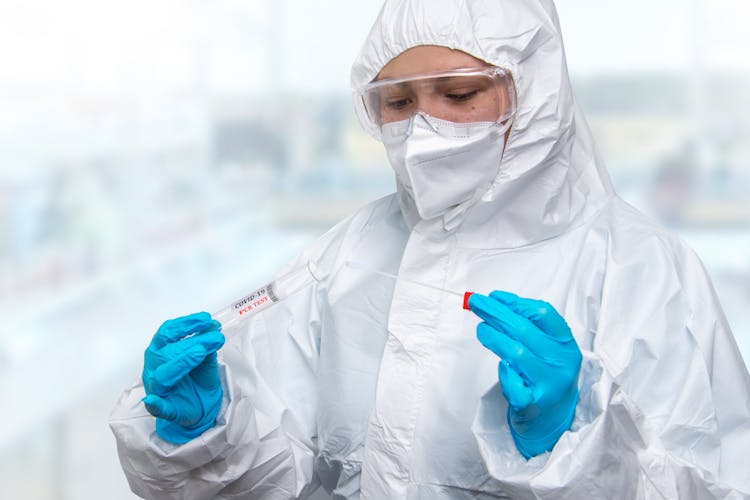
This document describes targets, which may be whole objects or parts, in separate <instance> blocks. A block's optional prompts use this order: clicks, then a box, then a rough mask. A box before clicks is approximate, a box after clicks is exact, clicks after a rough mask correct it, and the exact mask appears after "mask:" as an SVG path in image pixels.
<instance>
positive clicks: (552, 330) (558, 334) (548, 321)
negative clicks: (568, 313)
mask: <svg viewBox="0 0 750 500" xmlns="http://www.w3.org/2000/svg"><path fill="white" fill-rule="evenodd" d="M490 298H492V299H495V300H497V301H498V302H500V303H502V304H504V305H506V306H507V307H508V308H509V309H510V310H512V311H513V312H515V313H517V314H520V315H521V316H523V317H525V318H528V320H529V321H531V322H532V323H534V324H535V325H536V326H537V327H539V329H541V330H542V331H543V332H544V333H546V334H547V335H550V336H552V337H554V338H557V339H560V340H567V339H569V338H572V337H573V335H572V334H571V332H570V327H569V326H568V323H567V322H566V321H565V318H563V317H562V316H560V313H558V312H557V310H556V309H555V308H554V306H552V304H550V303H548V302H545V301H543V300H536V299H527V298H523V297H519V296H518V295H516V294H514V293H510V292H505V291H502V290H495V291H494V292H492V293H490Z"/></svg>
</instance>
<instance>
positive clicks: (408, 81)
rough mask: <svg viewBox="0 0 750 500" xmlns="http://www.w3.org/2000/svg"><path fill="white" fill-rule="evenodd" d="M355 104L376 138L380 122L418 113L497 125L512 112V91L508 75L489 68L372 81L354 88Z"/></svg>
mask: <svg viewBox="0 0 750 500" xmlns="http://www.w3.org/2000/svg"><path fill="white" fill-rule="evenodd" d="M355 107H356V109H357V114H358V115H359V118H360V121H361V122H362V125H363V126H364V127H365V129H366V130H367V131H368V132H369V133H370V134H371V135H373V136H374V137H375V138H378V139H380V133H381V132H380V131H381V127H382V126H383V125H385V124H387V123H392V122H397V121H402V120H407V119H409V118H411V117H412V116H414V115H415V114H416V113H417V112H420V111H421V112H423V113H426V114H428V115H430V116H434V117H436V118H440V119H442V120H447V121H451V122H455V123H472V122H499V123H502V122H505V121H507V120H509V119H510V118H511V117H512V116H513V114H514V113H515V109H516V95H515V87H514V85H513V80H512V78H511V76H510V74H509V73H508V72H507V71H506V70H504V69H502V68H498V67H494V66H492V67H487V68H470V69H457V70H452V71H445V72H440V73H428V74H422V75H418V76H413V77H408V78H398V79H384V80H376V81H374V82H372V83H370V84H368V85H366V86H364V87H362V88H361V89H359V90H357V91H355Z"/></svg>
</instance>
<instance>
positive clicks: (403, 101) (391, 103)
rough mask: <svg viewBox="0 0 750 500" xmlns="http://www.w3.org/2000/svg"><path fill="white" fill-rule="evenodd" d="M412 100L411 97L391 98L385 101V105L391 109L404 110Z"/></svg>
mask: <svg viewBox="0 0 750 500" xmlns="http://www.w3.org/2000/svg"><path fill="white" fill-rule="evenodd" d="M412 102H413V101H412V99H411V98H409V97H402V98H389V99H387V100H386V101H385V105H386V107H387V108H389V109H396V110H398V109H404V108H405V107H407V106H409V105H410V104H411V103H412Z"/></svg>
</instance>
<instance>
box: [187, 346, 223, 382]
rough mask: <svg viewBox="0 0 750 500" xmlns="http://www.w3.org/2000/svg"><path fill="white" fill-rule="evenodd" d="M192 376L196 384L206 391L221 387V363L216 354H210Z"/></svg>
mask: <svg viewBox="0 0 750 500" xmlns="http://www.w3.org/2000/svg"><path fill="white" fill-rule="evenodd" d="M191 376H192V379H193V381H194V382H195V384H196V385H197V386H199V387H202V388H204V389H211V388H214V387H217V386H219V385H221V375H219V362H218V360H217V357H216V353H215V352H212V353H209V354H208V355H207V356H206V359H204V360H203V362H202V363H201V364H200V365H198V366H197V367H196V368H195V370H193V371H192V372H191Z"/></svg>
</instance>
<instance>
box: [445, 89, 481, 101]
mask: <svg viewBox="0 0 750 500" xmlns="http://www.w3.org/2000/svg"><path fill="white" fill-rule="evenodd" d="M477 94H479V90H469V91H460V92H446V94H445V97H447V98H448V99H450V100H451V101H454V102H464V101H469V100H471V99H472V98H474V97H476V96H477Z"/></svg>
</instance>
